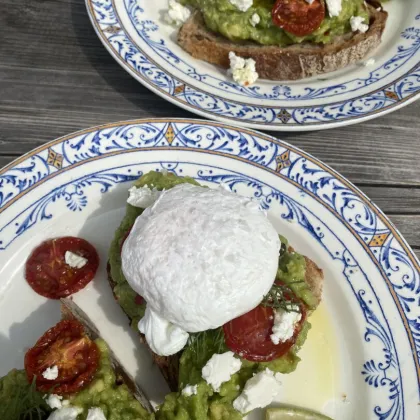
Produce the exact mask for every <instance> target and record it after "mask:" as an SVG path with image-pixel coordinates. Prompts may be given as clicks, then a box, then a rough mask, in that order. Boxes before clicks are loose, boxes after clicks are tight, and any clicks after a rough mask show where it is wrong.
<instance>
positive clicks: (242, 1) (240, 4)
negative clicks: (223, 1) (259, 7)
mask: <svg viewBox="0 0 420 420" xmlns="http://www.w3.org/2000/svg"><path fill="white" fill-rule="evenodd" d="M229 1H230V3H231V4H233V5H234V6H236V8H237V9H239V10H240V11H241V12H246V11H247V10H248V9H249V8H250V7H251V6H252V3H253V1H254V0H229Z"/></svg>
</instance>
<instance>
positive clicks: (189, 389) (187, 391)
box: [182, 385, 197, 397]
mask: <svg viewBox="0 0 420 420" xmlns="http://www.w3.org/2000/svg"><path fill="white" fill-rule="evenodd" d="M182 395H184V396H185V397H191V395H197V385H187V386H186V387H185V388H184V389H183V390H182Z"/></svg>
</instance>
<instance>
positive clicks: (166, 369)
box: [107, 262, 180, 391]
mask: <svg viewBox="0 0 420 420" xmlns="http://www.w3.org/2000/svg"><path fill="white" fill-rule="evenodd" d="M107 273H108V282H109V285H110V286H111V290H112V294H113V295H114V298H115V300H116V301H117V302H118V299H117V296H116V295H115V293H114V288H115V286H116V285H117V283H116V282H115V281H114V280H113V279H112V276H111V269H110V265H109V262H108V265H107ZM126 315H127V317H128V319H129V320H130V324H131V322H132V319H131V318H130V316H129V315H128V314H127V313H126ZM138 333H139V336H140V341H141V342H142V343H143V344H144V345H145V346H147V348H148V349H149V351H150V353H151V354H152V357H153V362H154V363H155V364H156V365H157V366H158V367H159V370H160V372H161V373H162V375H163V377H164V378H165V381H166V383H167V384H168V386H169V389H170V390H171V391H177V390H178V373H179V357H180V354H174V355H173V356H159V355H157V354H156V353H154V352H153V351H152V350H151V348H150V347H149V345H148V344H147V341H146V339H145V337H144V335H143V334H142V333H141V332H140V331H138Z"/></svg>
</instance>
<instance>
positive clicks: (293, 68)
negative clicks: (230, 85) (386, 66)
mask: <svg viewBox="0 0 420 420" xmlns="http://www.w3.org/2000/svg"><path fill="white" fill-rule="evenodd" d="M369 3H370V4H369V5H368V10H369V14H370V22H369V30H368V31H367V32H366V33H360V32H352V33H348V34H346V35H343V36H339V37H337V38H336V39H334V41H333V42H332V43H329V44H325V45H322V44H313V43H308V42H304V43H302V44H296V45H290V46H287V47H278V46H265V45H260V44H257V43H254V42H243V43H239V42H238V43H236V42H232V41H230V40H229V39H227V38H225V37H223V36H222V35H219V34H216V33H214V32H211V31H210V30H208V29H207V27H206V25H205V23H204V20H203V17H202V15H201V13H200V12H198V11H196V12H194V13H193V14H192V15H191V17H190V18H189V19H188V20H187V22H186V23H185V24H184V25H183V26H182V27H181V29H180V31H179V33H178V43H179V45H180V46H181V47H182V48H183V49H184V50H185V51H187V52H188V53H190V54H191V55H192V56H193V57H194V58H198V59H200V60H204V61H207V62H209V63H212V64H216V65H218V66H221V67H224V68H229V52H231V51H233V52H234V53H235V54H236V55H238V56H241V57H243V58H252V59H254V60H255V62H256V69H257V72H258V74H259V77H260V78H262V79H270V80H298V79H303V78H306V77H311V76H316V75H320V74H324V73H328V72H331V71H335V70H338V69H341V68H343V67H347V66H349V65H351V64H354V63H356V62H358V61H360V60H362V59H363V58H364V57H366V55H367V54H369V53H370V52H371V51H372V50H373V49H375V48H376V47H377V46H378V45H379V44H380V42H381V36H382V32H383V30H384V28H385V23H386V20H387V17H388V13H387V12H385V11H384V10H382V8H381V7H380V4H379V3H377V2H375V1H373V0H371V1H369Z"/></svg>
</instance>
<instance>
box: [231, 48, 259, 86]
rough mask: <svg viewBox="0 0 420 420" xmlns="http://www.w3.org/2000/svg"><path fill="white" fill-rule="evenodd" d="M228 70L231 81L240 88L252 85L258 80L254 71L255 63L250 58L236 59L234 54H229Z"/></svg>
mask: <svg viewBox="0 0 420 420" xmlns="http://www.w3.org/2000/svg"><path fill="white" fill-rule="evenodd" d="M229 60H230V69H229V70H228V72H229V74H231V75H232V77H233V80H234V81H235V82H236V83H238V84H240V85H241V86H249V85H252V83H254V82H255V81H256V80H257V79H258V73H257V72H256V70H255V61H254V60H253V59H252V58H247V59H244V58H242V57H238V56H237V55H236V54H235V53H234V52H232V51H231V52H230V53H229Z"/></svg>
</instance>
